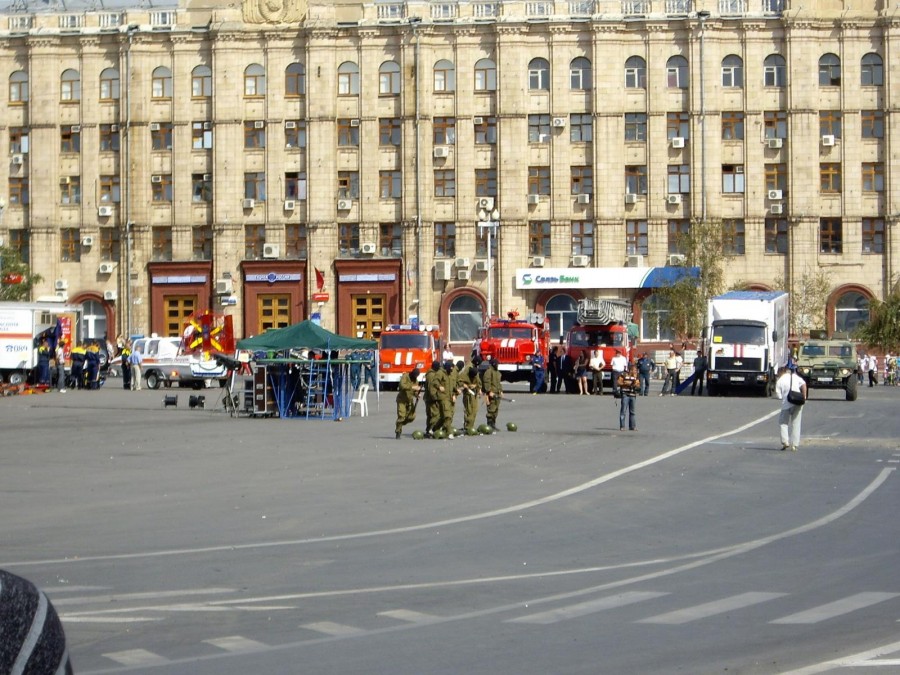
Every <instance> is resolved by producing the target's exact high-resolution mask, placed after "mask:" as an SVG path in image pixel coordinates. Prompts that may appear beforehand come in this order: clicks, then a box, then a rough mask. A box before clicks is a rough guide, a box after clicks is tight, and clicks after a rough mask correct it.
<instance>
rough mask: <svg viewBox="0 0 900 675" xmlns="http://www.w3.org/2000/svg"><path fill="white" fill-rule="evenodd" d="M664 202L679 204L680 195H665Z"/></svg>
mask: <svg viewBox="0 0 900 675" xmlns="http://www.w3.org/2000/svg"><path fill="white" fill-rule="evenodd" d="M666 202H667V203H668V204H680V203H681V195H678V194H675V195H666Z"/></svg>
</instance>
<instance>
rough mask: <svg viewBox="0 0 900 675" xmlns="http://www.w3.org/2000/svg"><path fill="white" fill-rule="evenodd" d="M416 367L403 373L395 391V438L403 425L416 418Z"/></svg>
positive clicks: (417, 374) (417, 372) (417, 386)
mask: <svg viewBox="0 0 900 675" xmlns="http://www.w3.org/2000/svg"><path fill="white" fill-rule="evenodd" d="M418 379H419V371H418V369H414V370H413V371H412V372H410V373H403V377H401V378H400V390H399V391H398V392H397V423H396V425H395V426H394V433H395V434H396V436H397V438H400V434H401V433H402V432H403V426H404V425H406V424H409V423H410V422H412V421H414V420H415V419H416V402H417V401H418V400H419V384H418V382H417V380H418Z"/></svg>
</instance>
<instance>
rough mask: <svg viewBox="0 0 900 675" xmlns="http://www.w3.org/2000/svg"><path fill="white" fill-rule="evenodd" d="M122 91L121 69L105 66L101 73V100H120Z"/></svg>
mask: <svg viewBox="0 0 900 675" xmlns="http://www.w3.org/2000/svg"><path fill="white" fill-rule="evenodd" d="M119 92H120V82H119V71H118V69H117V68H105V69H104V70H103V71H102V72H101V73H100V100H101V101H118V100H119Z"/></svg>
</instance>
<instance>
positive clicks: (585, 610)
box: [507, 591, 668, 625]
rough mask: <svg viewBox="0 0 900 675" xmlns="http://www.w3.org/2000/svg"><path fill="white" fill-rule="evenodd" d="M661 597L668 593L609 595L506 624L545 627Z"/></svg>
mask: <svg viewBox="0 0 900 675" xmlns="http://www.w3.org/2000/svg"><path fill="white" fill-rule="evenodd" d="M663 595H668V593H655V592H651V591H645V592H641V591H629V592H627V593H619V594H617V595H610V596H608V597H606V598H599V599H597V600H588V601H587V602H580V603H578V604H576V605H569V606H568V607H560V608H559V609H551V610H550V611H547V612H539V613H537V614H529V615H527V616H520V617H518V618H516V619H509V620H508V621H507V623H532V624H540V625H547V624H551V623H557V622H559V621H566V620H568V619H576V618H578V617H581V616H587V615H588V614H595V613H597V612H603V611H605V610H608V609H615V608H616V607H625V606H626V605H633V604H635V603H638V602H644V601H645V600H652V599H653V598H659V597H662V596H663Z"/></svg>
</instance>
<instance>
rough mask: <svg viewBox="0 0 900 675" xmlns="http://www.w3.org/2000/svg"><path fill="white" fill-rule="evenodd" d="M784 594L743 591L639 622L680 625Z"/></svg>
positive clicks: (756, 603)
mask: <svg viewBox="0 0 900 675" xmlns="http://www.w3.org/2000/svg"><path fill="white" fill-rule="evenodd" d="M784 595H786V594H785V593H741V594H740V595H733V596H731V597H730V598H722V599H721V600H714V601H713V602H707V603H704V604H702V605H695V606H694V607H685V608H684V609H679V610H675V611H674V612H666V613H665V614H658V615H656V616H651V617H650V618H648V619H641V620H640V621H638V623H659V624H667V625H671V626H680V625H681V624H683V623H689V622H691V621H697V620H698V619H706V618H708V617H711V616H716V615H718V614H725V613H726V612H732V611H735V610H738V609H743V608H744V607H751V606H752V605H758V604H760V603H762V602H768V601H769V600H774V599H775V598H780V597H783V596H784Z"/></svg>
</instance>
